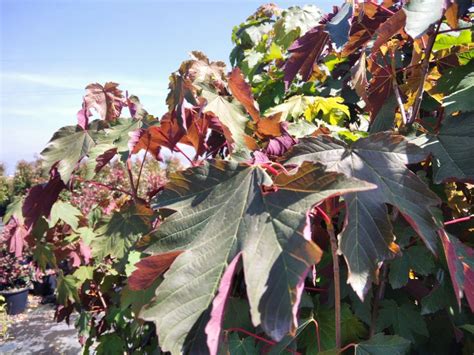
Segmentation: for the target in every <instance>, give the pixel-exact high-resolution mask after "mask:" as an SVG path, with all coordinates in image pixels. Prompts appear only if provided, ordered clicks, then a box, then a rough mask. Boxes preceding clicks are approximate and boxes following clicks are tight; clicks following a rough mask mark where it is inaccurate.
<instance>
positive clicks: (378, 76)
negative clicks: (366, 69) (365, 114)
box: [367, 66, 394, 120]
mask: <svg viewBox="0 0 474 355" xmlns="http://www.w3.org/2000/svg"><path fill="white" fill-rule="evenodd" d="M393 80H394V78H393V75H392V69H391V68H390V67H382V66H377V68H376V69H375V70H374V72H373V73H372V78H371V79H370V81H369V87H368V89H367V91H368V92H367V111H369V112H370V117H371V119H372V120H374V119H375V117H376V116H377V113H379V111H380V109H381V108H382V106H383V105H384V103H385V102H386V101H387V100H388V99H389V97H390V95H391V94H392V92H393Z"/></svg>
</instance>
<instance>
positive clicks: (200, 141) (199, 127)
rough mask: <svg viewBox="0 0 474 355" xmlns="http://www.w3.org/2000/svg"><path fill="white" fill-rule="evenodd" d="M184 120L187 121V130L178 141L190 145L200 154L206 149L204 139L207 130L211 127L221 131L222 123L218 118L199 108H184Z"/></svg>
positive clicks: (206, 135)
mask: <svg viewBox="0 0 474 355" xmlns="http://www.w3.org/2000/svg"><path fill="white" fill-rule="evenodd" d="M186 121H187V122H188V124H187V127H188V131H187V132H186V135H185V136H184V137H183V138H182V139H181V140H180V143H183V144H187V145H190V146H192V147H193V148H194V149H195V150H196V153H197V155H202V154H204V153H205V152H206V150H207V149H208V146H207V143H206V139H207V137H208V130H209V129H213V130H215V131H217V132H220V133H222V132H223V130H222V125H221V123H220V122H219V120H218V119H217V118H216V117H215V116H214V115H213V114H211V113H202V112H200V111H199V110H198V111H195V110H186Z"/></svg>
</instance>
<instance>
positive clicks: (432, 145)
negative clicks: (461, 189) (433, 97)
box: [412, 113, 474, 184]
mask: <svg viewBox="0 0 474 355" xmlns="http://www.w3.org/2000/svg"><path fill="white" fill-rule="evenodd" d="M412 142H413V143H415V144H418V145H419V146H421V147H422V148H423V149H424V150H425V151H426V152H429V153H431V154H433V159H432V160H431V161H432V164H433V170H434V171H433V180H434V182H435V183H436V184H440V183H442V182H443V181H446V180H448V179H453V178H455V179H459V180H472V179H474V155H473V154H472V147H473V146H474V114H472V113H464V114H461V115H459V116H451V117H448V118H446V119H445V120H444V121H443V125H442V126H441V129H440V130H439V133H438V134H436V135H434V134H425V135H422V136H420V137H418V138H416V139H415V140H413V141H412Z"/></svg>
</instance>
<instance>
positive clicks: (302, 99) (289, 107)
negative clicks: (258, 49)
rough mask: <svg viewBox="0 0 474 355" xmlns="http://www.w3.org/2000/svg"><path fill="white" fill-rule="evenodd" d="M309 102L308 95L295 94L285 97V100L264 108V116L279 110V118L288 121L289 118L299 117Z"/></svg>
mask: <svg viewBox="0 0 474 355" xmlns="http://www.w3.org/2000/svg"><path fill="white" fill-rule="evenodd" d="M310 103H311V98H310V97H307V96H302V95H295V96H292V97H290V98H289V99H287V100H286V101H285V102H283V103H281V104H279V105H276V106H274V107H271V108H269V109H268V110H266V111H265V116H267V117H269V116H272V115H275V114H277V113H280V112H281V117H280V119H281V120H282V121H288V120H289V119H290V118H299V117H300V116H301V115H302V114H303V113H304V111H305V110H306V107H308V105H309V104H310Z"/></svg>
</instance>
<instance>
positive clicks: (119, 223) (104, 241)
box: [92, 203, 153, 260]
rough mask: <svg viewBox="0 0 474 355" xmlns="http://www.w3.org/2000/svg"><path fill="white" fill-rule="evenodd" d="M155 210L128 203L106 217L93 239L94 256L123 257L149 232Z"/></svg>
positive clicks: (101, 257)
mask: <svg viewBox="0 0 474 355" xmlns="http://www.w3.org/2000/svg"><path fill="white" fill-rule="evenodd" d="M152 216H153V211H151V210H150V209H149V208H148V207H146V206H145V205H143V204H140V203H137V204H134V203H128V204H126V205H124V206H123V207H122V208H121V209H120V211H116V212H114V213H113V214H112V216H111V217H106V218H105V219H104V220H103V221H102V222H101V224H100V226H99V227H98V228H97V230H96V231H95V232H96V234H97V235H98V236H97V237H96V238H94V239H93V240H92V251H93V253H94V257H95V258H97V259H99V260H100V259H103V258H104V257H106V256H107V255H110V256H112V257H116V258H122V257H123V256H124V255H125V254H126V253H127V252H128V251H129V249H130V247H131V246H132V245H133V244H134V243H135V242H136V241H137V240H138V239H139V238H140V237H141V236H143V235H144V234H145V233H147V232H149V230H150V225H151V218H152Z"/></svg>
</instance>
